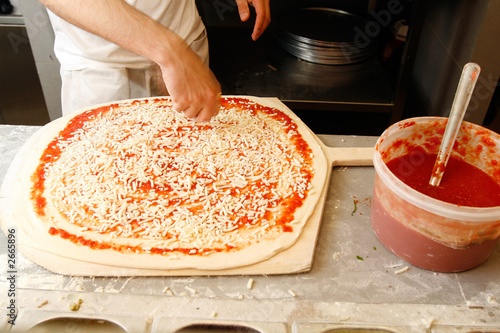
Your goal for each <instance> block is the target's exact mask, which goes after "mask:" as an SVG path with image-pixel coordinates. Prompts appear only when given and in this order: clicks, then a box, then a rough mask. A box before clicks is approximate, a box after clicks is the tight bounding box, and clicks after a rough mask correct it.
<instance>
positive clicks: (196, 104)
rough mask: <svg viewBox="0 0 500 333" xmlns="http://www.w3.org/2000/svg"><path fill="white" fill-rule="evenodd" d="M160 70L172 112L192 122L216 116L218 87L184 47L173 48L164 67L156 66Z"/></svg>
mask: <svg viewBox="0 0 500 333" xmlns="http://www.w3.org/2000/svg"><path fill="white" fill-rule="evenodd" d="M160 68H161V70H162V76H163V81H164V82H165V86H166V88H167V90H168V92H169V94H170V96H171V98H172V101H173V107H174V109H175V110H177V111H179V112H183V113H184V115H185V116H186V117H187V118H190V119H194V120H195V121H196V122H205V121H209V120H210V119H211V118H212V117H213V116H215V115H217V113H219V110H220V100H221V87H220V84H219V82H218V81H217V79H216V78H215V75H214V74H213V73H212V71H211V70H210V68H209V67H208V66H207V65H206V64H205V63H204V62H203V61H202V60H201V59H200V58H199V57H198V55H197V54H196V53H195V52H193V51H192V50H191V49H190V48H189V46H188V45H187V44H185V43H184V44H182V46H181V47H180V48H177V49H176V51H175V52H174V54H171V55H170V61H169V63H168V65H166V66H162V65H161V64H160Z"/></svg>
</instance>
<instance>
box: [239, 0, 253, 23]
mask: <svg viewBox="0 0 500 333" xmlns="http://www.w3.org/2000/svg"><path fill="white" fill-rule="evenodd" d="M236 5H237V6H238V12H239V14H240V20H241V21H243V22H245V21H246V20H248V18H249V17H250V8H249V7H248V1H247V0H236Z"/></svg>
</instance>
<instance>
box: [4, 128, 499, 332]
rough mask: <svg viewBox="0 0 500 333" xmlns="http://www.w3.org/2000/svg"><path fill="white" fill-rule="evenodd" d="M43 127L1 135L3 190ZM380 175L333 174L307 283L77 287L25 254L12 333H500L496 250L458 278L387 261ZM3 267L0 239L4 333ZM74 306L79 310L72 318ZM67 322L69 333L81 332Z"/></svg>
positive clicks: (332, 140)
mask: <svg viewBox="0 0 500 333" xmlns="http://www.w3.org/2000/svg"><path fill="white" fill-rule="evenodd" d="M38 128H39V127H36V126H9V125H0V154H1V156H2V159H1V160H0V181H3V178H4V175H5V173H6V171H7V168H8V166H9V164H10V162H11V160H12V159H13V158H14V155H15V153H16V152H17V150H18V149H19V148H20V147H21V145H22V144H23V143H24V142H25V141H26V140H27V138H28V137H29V136H30V135H31V134H32V133H34V132H35V131H36V130H37V129H38ZM319 137H320V139H321V140H322V141H323V142H324V143H325V144H326V145H328V146H332V147H357V146H373V145H374V144H375V142H376V140H377V138H376V137H359V136H358V137H356V136H336V135H319ZM374 172H375V171H374V169H373V167H335V168H334V169H333V172H332V175H331V178H330V184H329V188H328V194H327V198H326V203H325V208H324V214H323V219H322V222H321V228H320V233H319V238H318V244H317V247H316V253H315V257H314V261H313V266H312V269H311V271H310V272H307V273H301V274H292V275H278V276H262V275H260V276H229V277H224V276H214V277H147V278H146V277H133V278H124V277H120V278H118V277H117V278H97V277H72V276H62V275H58V274H54V273H51V272H49V271H47V270H45V269H43V268H42V267H40V266H38V265H36V264H34V263H32V262H31V261H29V260H28V259H26V258H25V257H23V255H22V253H17V258H16V267H15V269H16V273H15V280H16V286H15V293H16V295H15V298H14V299H15V305H16V309H17V310H18V317H17V319H16V325H15V326H14V327H12V332H21V331H24V330H26V329H27V328H29V327H31V326H33V325H35V324H37V323H40V322H42V321H44V320H47V319H51V318H62V317H77V318H99V319H104V320H106V322H108V321H109V322H112V323H116V324H118V325H119V328H120V329H121V331H120V332H178V329H179V328H181V327H184V326H186V325H191V324H207V323H208V324H210V325H212V326H208V327H209V328H211V329H215V330H212V331H222V332H236V331H237V330H238V329H239V330H240V331H241V330H242V329H245V330H244V331H245V332H254V331H252V329H253V330H255V331H257V332H327V331H330V330H332V332H361V330H362V329H365V330H366V329H369V330H371V331H370V332H471V331H474V332H493V331H495V332H498V331H500V305H499V302H500V246H498V245H497V247H496V248H495V250H494V252H493V253H492V255H491V256H490V258H489V259H488V260H487V261H486V262H485V263H484V264H482V265H481V266H479V267H477V268H475V269H473V270H470V271H467V272H462V273H434V272H431V271H426V270H423V269H420V268H417V267H413V266H411V265H409V264H407V263H406V262H404V261H403V260H401V259H399V258H398V257H396V256H394V255H393V254H392V253H390V252H389V251H387V250H386V249H385V248H384V247H383V245H381V244H380V242H379V241H378V240H377V238H376V237H375V235H374V233H373V232H372V230H371V226H370V208H371V197H372V191H373V180H374ZM355 203H356V204H355ZM7 262H8V257H7V238H6V236H5V235H4V234H3V233H2V234H0V263H1V264H0V269H1V270H0V295H1V296H0V305H1V309H2V310H1V311H0V331H1V330H2V328H3V329H9V328H10V325H8V320H9V319H10V318H9V316H8V314H9V313H8V309H7V306H8V305H9V302H10V301H11V299H12V298H11V297H9V296H8V292H9V289H10V284H9V280H8V277H9V276H10V275H9V273H8V271H9V270H8V268H7ZM406 267H407V268H408V269H406ZM250 280H252V281H253V283H252V286H251V288H249V281H250ZM78 300H82V303H81V306H80V308H79V310H78V311H71V310H70V307H71V306H72V305H73V304H75V303H76V302H78ZM64 320H65V321H64V325H65V327H73V328H74V327H77V326H75V325H77V323H75V322H74V321H71V320H69V319H64ZM106 322H105V323H106ZM213 325H224V326H213ZM205 328H206V327H205ZM341 328H342V329H344V330H343V331H333V330H336V329H341ZM219 329H220V330H219ZM223 329H226V330H223Z"/></svg>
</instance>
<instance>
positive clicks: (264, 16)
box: [235, 0, 271, 40]
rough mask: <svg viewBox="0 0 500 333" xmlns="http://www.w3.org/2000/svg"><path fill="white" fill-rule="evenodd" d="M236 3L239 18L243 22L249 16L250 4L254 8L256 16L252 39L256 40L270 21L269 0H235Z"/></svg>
mask: <svg viewBox="0 0 500 333" xmlns="http://www.w3.org/2000/svg"><path fill="white" fill-rule="evenodd" d="M235 1H236V4H237V5H238V12H239V13H240V19H241V20H242V21H243V22H245V21H246V20H248V18H249V17H250V8H249V7H248V5H251V6H253V7H254V8H255V13H256V14H257V17H256V18H255V24H254V27H253V32H252V39H253V40H257V39H258V38H259V37H260V35H262V33H264V30H266V28H267V27H268V26H269V23H271V9H270V7H269V0H235Z"/></svg>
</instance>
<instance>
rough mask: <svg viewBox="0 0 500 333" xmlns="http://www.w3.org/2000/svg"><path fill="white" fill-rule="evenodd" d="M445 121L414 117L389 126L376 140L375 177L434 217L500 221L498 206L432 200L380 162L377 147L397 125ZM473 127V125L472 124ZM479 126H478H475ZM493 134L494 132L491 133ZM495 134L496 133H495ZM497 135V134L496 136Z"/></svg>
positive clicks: (472, 220) (434, 118)
mask: <svg viewBox="0 0 500 333" xmlns="http://www.w3.org/2000/svg"><path fill="white" fill-rule="evenodd" d="M439 119H446V118H443V117H416V118H408V119H404V120H402V121H400V122H398V123H395V124H393V125H391V126H390V127H389V128H387V129H386V130H385V131H384V133H382V135H381V136H380V137H379V138H378V140H377V143H376V145H375V153H374V156H373V166H374V167H375V171H376V173H377V175H378V176H379V177H380V178H381V179H382V180H383V181H384V183H386V184H392V185H393V186H389V188H390V189H391V190H392V191H394V192H396V193H397V194H398V195H399V196H400V197H402V198H403V199H405V200H406V201H408V202H410V203H412V204H414V205H415V206H417V207H419V208H421V209H423V210H426V211H428V212H430V213H434V214H436V215H442V216H446V217H448V218H452V219H455V220H460V221H467V222H478V223H480V222H490V221H499V220H500V206H495V207H469V206H459V205H456V204H452V203H449V202H445V201H441V200H438V199H434V198H432V197H430V196H428V195H425V194H423V193H421V192H419V191H417V190H415V189H413V188H411V187H410V186H408V185H407V184H405V183H404V182H403V181H401V180H400V179H399V178H398V177H396V176H395V175H394V174H393V173H392V171H390V170H389V168H388V167H387V165H386V164H385V163H384V161H383V160H382V155H381V154H380V152H379V146H380V144H381V143H382V141H383V140H385V138H386V137H387V135H388V133H389V132H390V131H391V130H393V129H394V128H395V127H396V126H398V124H401V123H402V122H407V121H418V122H422V121H425V120H439ZM473 125H474V124H473ZM475 126H479V125H475ZM479 127H481V126H479ZM484 129H485V130H488V129H487V128H484ZM492 133H495V132H492ZM495 134H496V133H495ZM497 135H498V134H497Z"/></svg>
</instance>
